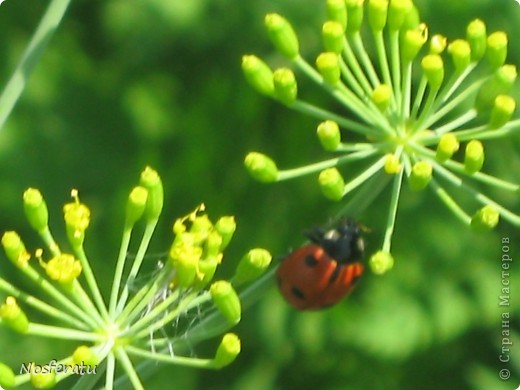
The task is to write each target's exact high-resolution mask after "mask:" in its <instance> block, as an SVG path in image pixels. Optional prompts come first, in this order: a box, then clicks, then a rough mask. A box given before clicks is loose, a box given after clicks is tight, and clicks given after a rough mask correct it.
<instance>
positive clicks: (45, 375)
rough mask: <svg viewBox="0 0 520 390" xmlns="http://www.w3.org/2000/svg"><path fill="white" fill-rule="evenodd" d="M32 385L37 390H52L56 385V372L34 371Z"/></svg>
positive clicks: (32, 372)
mask: <svg viewBox="0 0 520 390" xmlns="http://www.w3.org/2000/svg"><path fill="white" fill-rule="evenodd" d="M31 383H32V385H33V386H34V387H35V388H36V389H51V388H53V387H54V386H55V385H56V372H55V371H54V370H53V371H51V372H46V371H44V370H42V371H41V372H38V373H36V372H35V370H32V371H31Z"/></svg>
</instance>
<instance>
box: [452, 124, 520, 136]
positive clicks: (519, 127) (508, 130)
mask: <svg viewBox="0 0 520 390" xmlns="http://www.w3.org/2000/svg"><path fill="white" fill-rule="evenodd" d="M486 127H487V125H483V126H481V127H476V128H474V129H467V130H460V131H455V132H454V134H455V135H456V136H457V139H458V140H459V141H467V140H471V139H480V140H483V139H496V138H502V137H509V136H511V135H513V134H514V133H516V132H519V131H520V119H515V120H512V121H510V122H507V123H506V124H505V125H504V126H503V127H501V128H500V129H490V130H487V131H482V130H483V129H485V128H486Z"/></svg>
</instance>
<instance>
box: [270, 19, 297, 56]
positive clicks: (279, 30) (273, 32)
mask: <svg viewBox="0 0 520 390" xmlns="http://www.w3.org/2000/svg"><path fill="white" fill-rule="evenodd" d="M264 22H265V27H266V28H267V33H268V34H269V38H270V39H271V42H272V43H273V45H274V46H275V47H276V49H277V50H278V51H279V52H280V53H281V54H282V55H284V56H285V57H287V58H289V59H290V60H292V59H295V58H296V57H298V55H299V51H300V48H299V43H298V37H297V36H296V33H295V32H294V30H293V28H292V26H291V24H290V23H289V22H288V21H287V20H286V19H285V18H283V17H282V16H280V15H278V14H268V15H266V16H265V20H264Z"/></svg>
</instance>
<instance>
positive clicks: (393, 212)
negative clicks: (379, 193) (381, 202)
mask: <svg viewBox="0 0 520 390" xmlns="http://www.w3.org/2000/svg"><path fill="white" fill-rule="evenodd" d="M403 174H404V170H403V169H401V170H400V171H399V173H397V174H396V175H395V176H394V183H393V186H392V196H391V198H390V208H389V212H388V219H387V222H386V229H385V237H384V239H383V246H382V248H381V249H382V250H383V251H384V252H387V253H390V247H391V245H392V236H393V234H394V227H395V220H396V217H397V206H398V204H399V195H400V193H401V186H402V183H403Z"/></svg>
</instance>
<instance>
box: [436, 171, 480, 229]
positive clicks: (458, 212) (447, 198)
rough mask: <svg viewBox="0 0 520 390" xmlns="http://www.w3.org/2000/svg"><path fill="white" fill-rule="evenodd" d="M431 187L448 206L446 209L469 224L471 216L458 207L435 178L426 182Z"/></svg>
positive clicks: (465, 223)
mask: <svg viewBox="0 0 520 390" xmlns="http://www.w3.org/2000/svg"><path fill="white" fill-rule="evenodd" d="M428 185H430V186H431V187H432V188H433V191H434V192H435V194H436V195H437V196H438V197H439V198H440V200H441V201H442V202H443V203H444V204H445V205H446V207H448V209H449V210H450V211H451V212H452V213H453V215H455V217H457V218H458V219H459V220H460V221H461V222H462V223H463V224H464V225H466V226H469V224H470V223H471V218H470V216H469V215H468V214H466V213H465V212H464V210H462V209H461V208H460V206H459V205H458V204H457V202H455V200H453V198H452V197H451V196H450V195H449V194H448V193H447V192H446V190H445V189H444V188H442V187H441V186H440V185H439V183H437V180H435V179H431V180H430V183H428Z"/></svg>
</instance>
